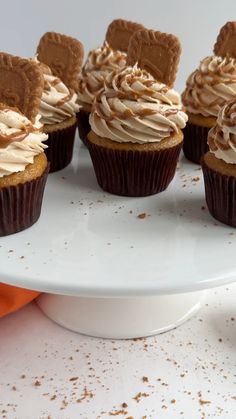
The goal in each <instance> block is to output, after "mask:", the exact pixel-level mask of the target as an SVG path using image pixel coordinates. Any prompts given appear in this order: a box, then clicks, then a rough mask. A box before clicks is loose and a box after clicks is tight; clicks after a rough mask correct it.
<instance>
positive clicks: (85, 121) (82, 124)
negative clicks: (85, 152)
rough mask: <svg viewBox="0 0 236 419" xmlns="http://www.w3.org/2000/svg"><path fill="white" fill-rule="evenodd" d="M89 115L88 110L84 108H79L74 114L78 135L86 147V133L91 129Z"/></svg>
mask: <svg viewBox="0 0 236 419" xmlns="http://www.w3.org/2000/svg"><path fill="white" fill-rule="evenodd" d="M89 115H90V111H86V110H84V109H81V110H80V111H79V112H78V113H77V114H76V117H77V125H78V131H79V137H80V139H81V141H82V142H83V143H84V145H86V147H87V135H88V133H89V132H90V130H91V127H90V123H89Z"/></svg>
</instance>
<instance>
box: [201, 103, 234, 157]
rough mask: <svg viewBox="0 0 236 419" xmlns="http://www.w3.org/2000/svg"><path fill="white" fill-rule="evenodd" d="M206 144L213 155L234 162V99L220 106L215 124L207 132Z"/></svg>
mask: <svg viewBox="0 0 236 419" xmlns="http://www.w3.org/2000/svg"><path fill="white" fill-rule="evenodd" d="M208 145H209V149H210V152H211V153H213V154H214V155H215V157H217V158H218V159H221V160H224V161H225V162H226V163H230V164H236V99H233V100H231V101H230V102H228V103H226V104H225V106H223V107H222V108H221V110H220V112H219V115H218V118H217V122H216V125H215V126H214V127H213V128H212V129H211V130H210V131H209V133H208Z"/></svg>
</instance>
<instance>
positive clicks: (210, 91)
mask: <svg viewBox="0 0 236 419" xmlns="http://www.w3.org/2000/svg"><path fill="white" fill-rule="evenodd" d="M235 96H236V59H234V58H230V57H217V56H212V57H206V58H204V59H203V60H202V61H201V63H200V66H199V68H198V69H197V70H195V71H194V72H193V73H192V74H190V76H189V78H188V80H187V85H186V89H185V91H184V92H183V95H182V100H183V104H184V106H185V107H186V109H187V111H188V112H190V113H193V114H201V115H203V116H206V117H208V116H215V117H217V115H218V112H219V110H220V108H221V107H222V106H223V105H224V104H225V102H226V101H228V100H231V99H233V98H234V97H235Z"/></svg>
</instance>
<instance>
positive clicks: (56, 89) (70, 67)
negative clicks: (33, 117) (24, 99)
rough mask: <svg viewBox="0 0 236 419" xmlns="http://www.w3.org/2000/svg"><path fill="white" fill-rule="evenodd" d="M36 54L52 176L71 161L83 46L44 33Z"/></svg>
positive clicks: (54, 34)
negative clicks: (42, 87)
mask: <svg viewBox="0 0 236 419" xmlns="http://www.w3.org/2000/svg"><path fill="white" fill-rule="evenodd" d="M37 53H38V55H37V58H38V60H39V61H40V63H42V64H43V65H42V70H43V74H44V91H43V95H42V101H41V106H40V112H41V114H42V119H41V122H42V123H43V124H44V131H45V132H46V133H47V134H48V136H49V138H48V149H47V157H48V160H49V161H50V163H51V166H50V171H51V172H54V171H57V170H61V169H63V168H64V167H66V166H67V165H68V164H69V163H70V161H71V159H72V154H73V146H74V138H75V130H76V124H77V120H76V113H77V112H78V111H79V109H80V107H79V105H78V104H77V102H76V101H77V94H76V93H75V91H77V88H78V75H79V72H80V67H81V64H82V60H83V46H82V44H81V42H80V41H78V40H77V39H75V38H71V37H69V36H66V35H62V34H58V33H55V32H47V33H46V34H44V35H43V36H42V38H41V39H40V42H39V46H38V48H37Z"/></svg>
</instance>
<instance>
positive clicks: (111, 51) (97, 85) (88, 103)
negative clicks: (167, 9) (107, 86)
mask: <svg viewBox="0 0 236 419" xmlns="http://www.w3.org/2000/svg"><path fill="white" fill-rule="evenodd" d="M142 28H143V26H142V25H140V24H138V23H133V22H129V21H126V20H123V19H118V20H114V21H113V22H111V24H110V25H109V27H108V29H107V33H106V40H105V42H104V44H103V46H101V47H99V48H97V49H94V50H92V51H90V52H89V54H88V58H87V60H86V62H85V64H84V66H83V68H82V70H81V73H80V76H79V87H78V103H79V104H80V105H81V106H82V109H81V110H80V112H79V113H78V114H77V120H78V129H79V135H80V138H81V140H82V141H83V142H85V141H86V137H87V134H88V133H89V131H90V129H91V128H90V124H89V114H90V112H91V108H92V103H93V100H94V98H95V96H96V95H97V94H98V93H99V92H100V91H101V90H102V89H103V84H104V80H105V78H106V76H107V75H108V74H109V73H111V72H112V71H114V70H119V69H121V68H123V67H125V65H126V57H127V50H128V43H129V38H130V36H131V35H132V34H133V32H134V31H136V30H139V29H142Z"/></svg>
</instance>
